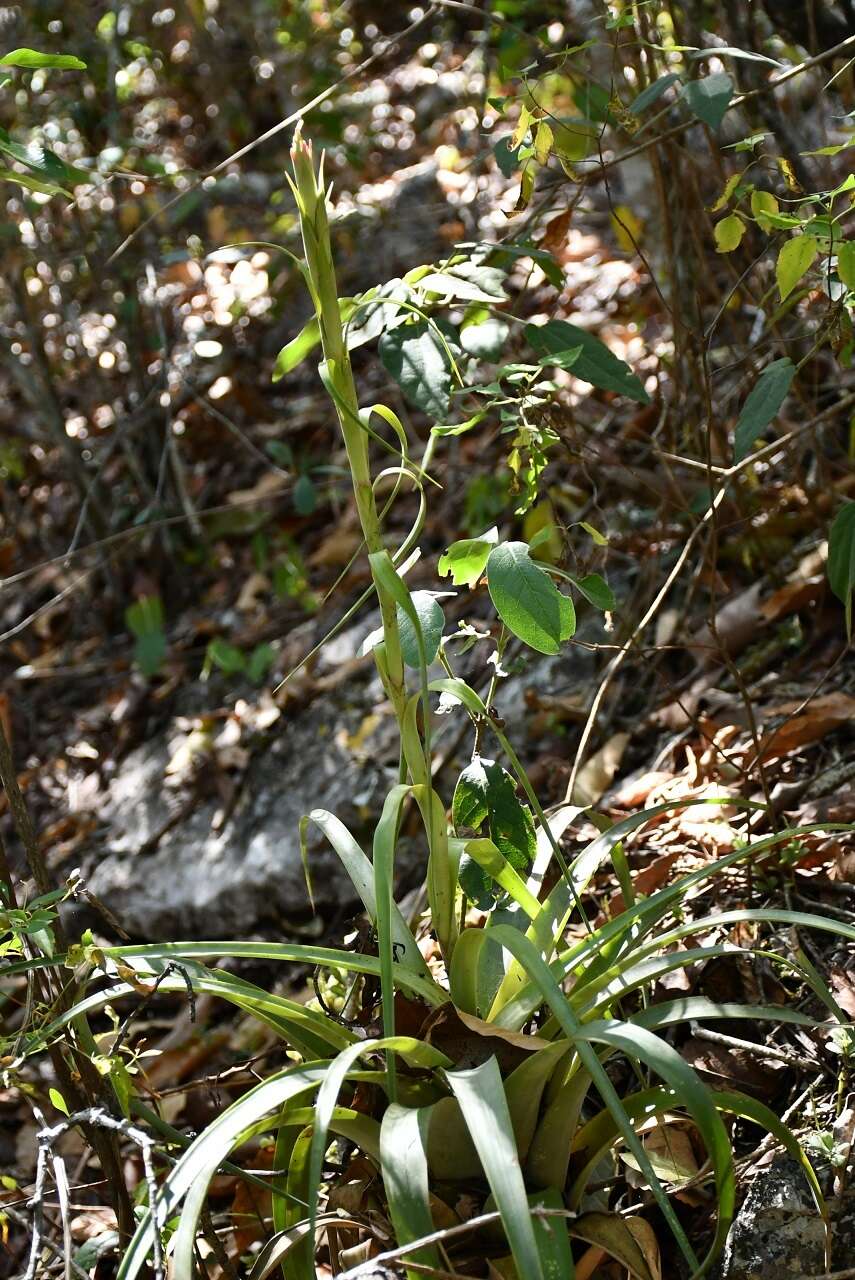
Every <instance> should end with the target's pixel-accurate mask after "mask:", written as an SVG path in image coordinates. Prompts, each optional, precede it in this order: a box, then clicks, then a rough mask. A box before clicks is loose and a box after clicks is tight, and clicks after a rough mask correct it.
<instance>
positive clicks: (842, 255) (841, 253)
mask: <svg viewBox="0 0 855 1280" xmlns="http://www.w3.org/2000/svg"><path fill="white" fill-rule="evenodd" d="M837 274H838V276H839V277H840V282H841V284H845V285H846V288H847V289H855V240H844V242H843V244H841V245H838V246H837Z"/></svg>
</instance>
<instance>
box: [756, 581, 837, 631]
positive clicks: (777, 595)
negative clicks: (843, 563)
mask: <svg viewBox="0 0 855 1280" xmlns="http://www.w3.org/2000/svg"><path fill="white" fill-rule="evenodd" d="M824 593H825V580H824V579H823V578H822V577H819V576H818V577H815V578H810V579H809V580H808V581H807V582H806V581H805V580H804V579H801V580H799V581H797V582H787V583H786V584H785V585H784V586H783V587H781V588H780V589H779V590H778V591H775V592H773V594H772V595H771V596H767V597H766V599H765V600H764V601H763V602H762V604H761V605H760V612H761V614H762V615H763V619H764V621H765V622H777V621H778V620H779V619H780V618H785V617H786V616H787V614H790V613H798V611H799V610H800V609H804V608H806V607H807V606H808V605H809V604H815V603H816V601H817V600H819V599H821V597H822V596H823V595H824Z"/></svg>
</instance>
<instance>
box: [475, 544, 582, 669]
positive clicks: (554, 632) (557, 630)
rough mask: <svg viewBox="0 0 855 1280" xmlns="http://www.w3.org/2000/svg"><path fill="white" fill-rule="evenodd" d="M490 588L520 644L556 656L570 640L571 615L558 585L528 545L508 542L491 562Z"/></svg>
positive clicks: (491, 594)
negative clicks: (520, 641) (530, 551)
mask: <svg viewBox="0 0 855 1280" xmlns="http://www.w3.org/2000/svg"><path fill="white" fill-rule="evenodd" d="M487 587H488V589H489V592H490V599H491V600H492V601H493V604H494V605H495V607H496V612H497V613H498V615H499V617H500V618H501V619H502V622H504V624H505V626H506V627H507V628H508V630H509V631H512V632H513V633H514V635H515V636H516V637H517V639H518V640H522V641H523V643H524V644H527V645H528V646H529V648H531V649H536V650H537V651H538V653H547V654H555V653H557V652H558V650H559V647H560V644H561V641H562V639H565V638H566V634H565V633H566V629H567V625H568V615H567V610H566V606H565V605H562V601H566V600H567V597H566V596H562V595H561V592H560V591H559V590H558V588H557V587H556V585H555V583H554V582H553V581H552V579H551V578H550V577H549V575H548V574H547V573H545V572H544V570H543V569H540V568H538V566H537V565H536V564H535V563H534V561H533V560H532V558H531V556H530V555H529V551H528V546H527V545H526V543H524V542H504V543H502V544H501V545H500V546H498V547H494V548H493V550H492V551H491V552H490V555H489V557H488V559H487Z"/></svg>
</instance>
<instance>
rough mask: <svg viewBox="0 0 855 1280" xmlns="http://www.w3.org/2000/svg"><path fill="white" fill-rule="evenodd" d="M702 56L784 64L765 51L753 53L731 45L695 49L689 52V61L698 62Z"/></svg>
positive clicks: (774, 65)
mask: <svg viewBox="0 0 855 1280" xmlns="http://www.w3.org/2000/svg"><path fill="white" fill-rule="evenodd" d="M702 58H744V59H745V60H746V61H747V62H766V63H768V64H769V66H770V67H782V66H783V65H784V64H783V63H782V62H776V61H775V59H774V58H770V57H768V56H767V55H766V54H765V53H755V51H754V50H753V49H734V48H733V47H732V46H731V45H712V46H710V48H709V49H696V50H695V52H694V53H690V54H689V61H690V62H699V61H700V60H701V59H702Z"/></svg>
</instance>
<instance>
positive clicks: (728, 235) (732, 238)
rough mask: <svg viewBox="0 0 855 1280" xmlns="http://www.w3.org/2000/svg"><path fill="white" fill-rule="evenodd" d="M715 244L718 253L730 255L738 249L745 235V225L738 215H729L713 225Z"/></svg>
mask: <svg viewBox="0 0 855 1280" xmlns="http://www.w3.org/2000/svg"><path fill="white" fill-rule="evenodd" d="M714 235H715V244H716V251H717V252H718V253H730V252H731V251H732V250H733V249H736V248H738V247H739V243H740V241H741V240H742V237H743V236H744V235H745V223H744V222H743V221H742V219H741V218H740V216H739V214H738V213H730V214H728V216H727V217H726V218H722V220H721V222H717V223H716V225H715V232H714Z"/></svg>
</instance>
